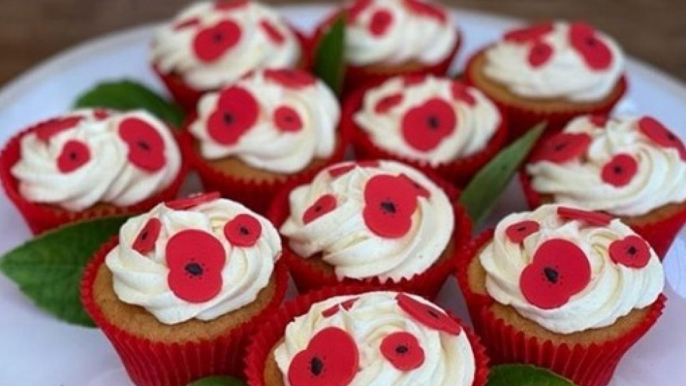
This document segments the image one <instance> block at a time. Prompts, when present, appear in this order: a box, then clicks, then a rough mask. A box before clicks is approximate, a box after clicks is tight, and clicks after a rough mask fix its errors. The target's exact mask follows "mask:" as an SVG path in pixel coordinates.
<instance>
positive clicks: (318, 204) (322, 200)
mask: <svg viewBox="0 0 686 386" xmlns="http://www.w3.org/2000/svg"><path fill="white" fill-rule="evenodd" d="M336 204H337V202H336V196H334V195H333V194H325V195H323V196H321V197H319V198H318V199H317V201H315V202H314V203H313V204H312V205H310V207H309V208H307V210H305V213H303V224H309V223H311V222H312V221H314V220H316V219H318V218H319V217H322V216H323V215H325V214H327V213H329V212H331V211H333V210H334V209H336Z"/></svg>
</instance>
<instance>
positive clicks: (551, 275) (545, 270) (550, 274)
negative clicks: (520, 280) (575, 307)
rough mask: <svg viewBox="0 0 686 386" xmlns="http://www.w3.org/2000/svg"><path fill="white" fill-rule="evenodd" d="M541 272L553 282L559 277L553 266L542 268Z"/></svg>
mask: <svg viewBox="0 0 686 386" xmlns="http://www.w3.org/2000/svg"><path fill="white" fill-rule="evenodd" d="M543 274H545V277H546V279H548V281H549V282H551V283H553V284H555V283H557V281H558V280H559V278H560V274H559V273H558V272H557V271H556V270H555V269H554V268H550V267H545V268H543Z"/></svg>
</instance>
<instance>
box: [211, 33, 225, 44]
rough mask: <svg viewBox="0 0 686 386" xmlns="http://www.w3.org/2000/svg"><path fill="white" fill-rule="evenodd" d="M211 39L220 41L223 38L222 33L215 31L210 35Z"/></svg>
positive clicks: (216, 41)
mask: <svg viewBox="0 0 686 386" xmlns="http://www.w3.org/2000/svg"><path fill="white" fill-rule="evenodd" d="M212 40H214V42H215V43H221V42H222V41H223V40H224V34H223V33H221V32H215V33H214V34H213V35H212Z"/></svg>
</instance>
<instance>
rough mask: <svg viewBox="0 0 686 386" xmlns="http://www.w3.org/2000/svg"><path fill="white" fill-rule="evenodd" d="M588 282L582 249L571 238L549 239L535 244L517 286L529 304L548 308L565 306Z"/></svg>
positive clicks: (585, 261)
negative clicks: (531, 256) (537, 245)
mask: <svg viewBox="0 0 686 386" xmlns="http://www.w3.org/2000/svg"><path fill="white" fill-rule="evenodd" d="M590 281H591V265H590V264H589V262H588V259H587V258H586V255H585V254H584V252H583V251H582V250H581V249H580V248H579V247H577V246H576V244H574V243H572V242H570V241H567V240H563V239H551V240H548V241H546V242H544V243H543V244H541V245H540V246H539V247H538V249H537V250H536V252H535V253H534V258H533V261H532V262H531V264H529V265H527V266H526V268H524V270H523V271H522V275H521V276H520V277H519V286H520V288H521V290H522V294H523V295H524V297H525V298H526V300H527V301H528V302H529V303H531V304H532V305H534V306H536V307H538V308H541V309H544V310H549V309H553V308H559V307H561V306H563V305H565V304H566V303H567V302H568V301H569V299H570V298H571V297H572V296H574V295H576V294H577V293H579V292H581V291H582V290H583V289H584V288H586V286H587V285H588V283H589V282H590Z"/></svg>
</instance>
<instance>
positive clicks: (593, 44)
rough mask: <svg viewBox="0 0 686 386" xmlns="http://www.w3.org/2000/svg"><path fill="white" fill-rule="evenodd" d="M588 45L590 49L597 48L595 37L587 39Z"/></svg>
mask: <svg viewBox="0 0 686 386" xmlns="http://www.w3.org/2000/svg"><path fill="white" fill-rule="evenodd" d="M586 45H587V46H589V47H593V46H595V45H596V40H595V38H594V37H589V38H586Z"/></svg>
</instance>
